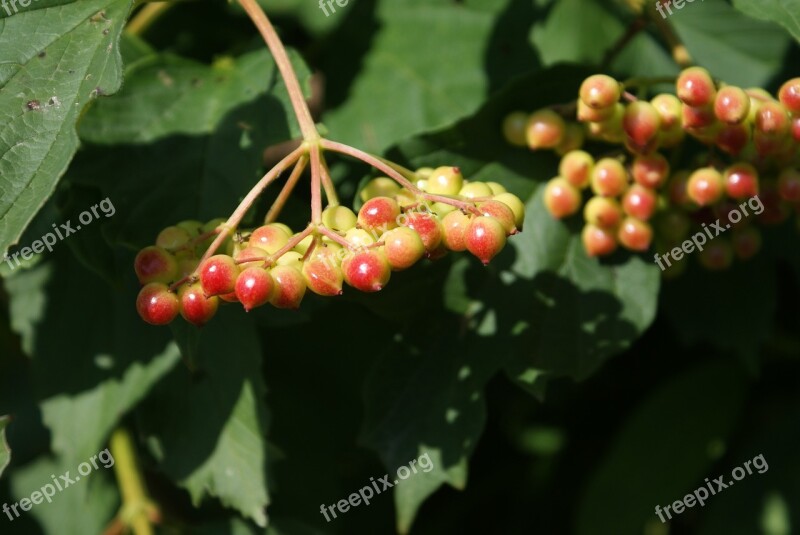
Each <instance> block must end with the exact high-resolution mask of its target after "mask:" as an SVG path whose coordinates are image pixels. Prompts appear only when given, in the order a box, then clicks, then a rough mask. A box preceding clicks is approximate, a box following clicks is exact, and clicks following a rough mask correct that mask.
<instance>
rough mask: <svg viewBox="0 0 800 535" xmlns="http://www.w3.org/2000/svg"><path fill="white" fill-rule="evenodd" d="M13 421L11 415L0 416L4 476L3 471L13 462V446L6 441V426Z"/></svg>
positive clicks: (0, 456) (0, 457) (0, 470)
mask: <svg viewBox="0 0 800 535" xmlns="http://www.w3.org/2000/svg"><path fill="white" fill-rule="evenodd" d="M10 423H11V417H10V416H2V417H0V477H3V472H4V471H5V469H6V468H7V467H8V463H10V462H11V448H9V447H8V442H6V427H8V424H10Z"/></svg>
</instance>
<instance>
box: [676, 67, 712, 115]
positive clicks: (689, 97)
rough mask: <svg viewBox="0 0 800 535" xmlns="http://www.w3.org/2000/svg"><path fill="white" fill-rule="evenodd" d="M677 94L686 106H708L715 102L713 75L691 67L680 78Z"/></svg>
mask: <svg viewBox="0 0 800 535" xmlns="http://www.w3.org/2000/svg"><path fill="white" fill-rule="evenodd" d="M675 85H676V93H677V95H678V98H679V99H681V101H682V102H683V103H684V104H687V105H689V106H692V107H695V108H696V107H699V106H708V105H709V104H711V103H712V102H713V101H714V96H715V95H716V89H715V87H714V80H712V79H711V75H710V74H709V73H708V71H707V70H705V69H704V68H702V67H689V68H688V69H684V70H683V72H681V74H680V76H678V81H677V83H676V84H675Z"/></svg>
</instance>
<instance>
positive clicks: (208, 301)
mask: <svg viewBox="0 0 800 535" xmlns="http://www.w3.org/2000/svg"><path fill="white" fill-rule="evenodd" d="M178 298H179V299H180V305H181V306H180V312H181V316H183V319H185V320H186V321H188V322H189V323H191V324H192V325H196V326H198V327H202V326H203V325H205V324H206V323H208V322H209V321H210V320H211V318H213V317H214V315H215V314H216V313H217V307H218V306H219V299H218V298H217V297H206V296H205V294H204V293H203V288H202V286H200V285H199V284H192V285H189V286H184V287H183V288H181V290H180V292H178Z"/></svg>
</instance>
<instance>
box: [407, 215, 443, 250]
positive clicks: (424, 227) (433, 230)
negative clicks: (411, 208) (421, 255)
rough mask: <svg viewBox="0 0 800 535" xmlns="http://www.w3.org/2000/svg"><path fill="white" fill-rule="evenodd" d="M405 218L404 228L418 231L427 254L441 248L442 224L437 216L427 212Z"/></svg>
mask: <svg viewBox="0 0 800 535" xmlns="http://www.w3.org/2000/svg"><path fill="white" fill-rule="evenodd" d="M404 216H405V223H403V226H405V227H408V228H410V229H414V230H416V231H417V234H419V237H420V238H422V243H423V244H424V245H425V251H426V252H427V253H429V254H430V253H431V252H433V251H434V250H436V248H437V247H439V244H440V243H442V224H441V223H440V222H439V220H438V219H437V218H436V216H434V215H433V214H430V213H425V212H411V213H408V214H404ZM401 219H402V216H401Z"/></svg>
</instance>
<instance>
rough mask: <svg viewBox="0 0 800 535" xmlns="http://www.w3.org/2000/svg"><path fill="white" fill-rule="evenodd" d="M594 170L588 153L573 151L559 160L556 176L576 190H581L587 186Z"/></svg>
mask: <svg viewBox="0 0 800 535" xmlns="http://www.w3.org/2000/svg"><path fill="white" fill-rule="evenodd" d="M593 168H594V158H593V157H592V155H591V154H589V153H588V152H585V151H582V150H573V151H571V152H568V153H566V154H565V155H564V157H563V158H561V162H560V163H559V164H558V174H559V175H560V176H563V177H564V178H566V179H567V182H569V183H570V184H572V185H573V186H575V187H576V188H579V189H583V188H585V187H587V186H588V185H589V181H590V179H591V176H592V169H593Z"/></svg>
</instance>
